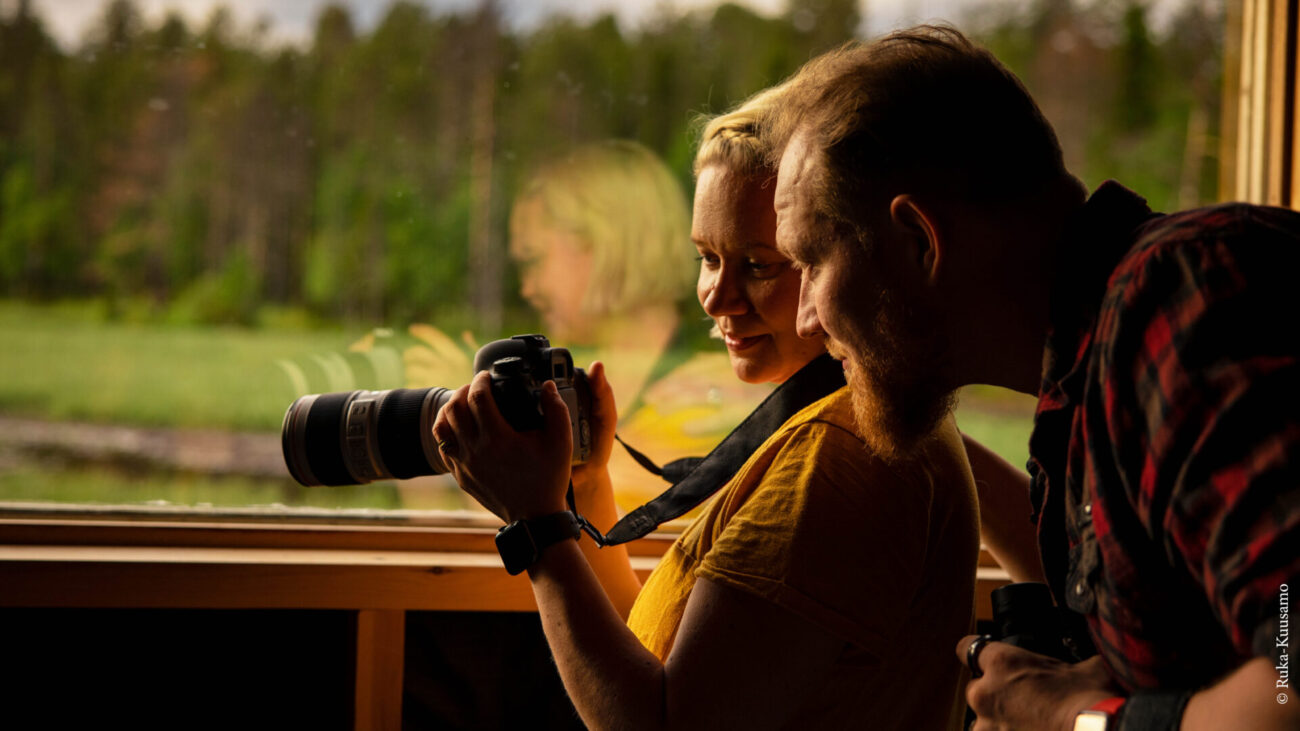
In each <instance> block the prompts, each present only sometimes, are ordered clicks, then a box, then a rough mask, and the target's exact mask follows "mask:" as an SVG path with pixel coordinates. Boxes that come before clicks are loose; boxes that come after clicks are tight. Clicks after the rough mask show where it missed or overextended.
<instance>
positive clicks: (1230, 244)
mask: <svg viewBox="0 0 1300 731" xmlns="http://www.w3.org/2000/svg"><path fill="white" fill-rule="evenodd" d="M1058 272H1059V274H1058V286H1057V288H1056V290H1054V291H1055V292H1056V294H1055V295H1054V302H1053V307H1052V313H1051V330H1050V332H1049V336H1048V344H1047V350H1046V353H1045V355H1044V361H1043V366H1044V370H1043V382H1042V386H1041V390H1040V392H1039V402H1038V412H1037V415H1036V416H1035V419H1034V432H1033V435H1032V437H1031V438H1030V447H1029V449H1030V454H1031V458H1030V461H1029V470H1030V474H1031V475H1032V476H1033V491H1032V498H1033V504H1034V506H1035V511H1036V513H1037V514H1036V516H1035V519H1036V520H1037V521H1038V533H1039V541H1040V544H1041V548H1042V553H1043V564H1044V568H1045V569H1046V571H1047V575H1048V576H1049V577H1050V581H1051V583H1052V589H1053V592H1054V593H1055V594H1056V596H1057V598H1058V601H1062V602H1063V603H1065V604H1066V605H1068V606H1069V607H1071V608H1072V609H1074V610H1076V611H1078V612H1081V613H1083V614H1084V615H1085V616H1086V617H1087V618H1088V624H1089V628H1090V629H1091V632H1092V637H1093V640H1094V642H1095V643H1096V645H1097V649H1098V651H1099V652H1100V653H1101V655H1102V656H1103V658H1104V659H1105V661H1106V664H1107V666H1108V667H1109V669H1110V671H1111V674H1112V676H1114V678H1115V679H1116V680H1117V681H1118V682H1119V683H1120V684H1122V685H1123V686H1124V687H1126V688H1127V689H1128V690H1130V691H1132V690H1135V689H1138V688H1157V687H1159V688H1197V687H1201V686H1204V685H1206V684H1209V683H1211V682H1212V681H1214V680H1215V679H1216V678H1217V677H1219V676H1221V675H1223V674H1224V673H1226V672H1227V671H1229V670H1231V669H1233V668H1235V667H1236V666H1238V665H1239V664H1241V663H1242V662H1244V661H1245V660H1247V659H1249V658H1251V657H1252V656H1256V655H1261V656H1267V657H1272V658H1274V660H1275V661H1277V658H1278V656H1279V654H1280V653H1281V652H1288V654H1289V650H1288V649H1287V648H1286V647H1277V641H1278V640H1280V639H1286V637H1285V636H1283V635H1282V630H1283V628H1284V627H1285V625H1281V626H1279V619H1280V617H1282V616H1283V615H1282V614H1281V610H1282V609H1283V608H1284V607H1283V606H1280V603H1281V602H1282V601H1283V600H1282V598H1281V597H1280V593H1281V592H1282V590H1281V588H1280V587H1281V586H1282V585H1284V584H1289V585H1290V586H1296V587H1300V362H1298V359H1297V356H1298V355H1300V279H1298V278H1300V214H1297V213H1295V212H1293V211H1287V210H1284V209H1279V208H1263V207H1257V206H1248V205H1242V204H1231V205H1221V206H1216V207H1213V208H1206V209H1201V210H1196V211H1189V212H1185V213H1179V214H1175V215H1170V216H1156V215H1153V214H1152V213H1151V211H1150V209H1148V208H1147V206H1146V202H1145V201H1143V200H1142V199H1141V198H1140V197H1138V196H1137V195H1135V194H1133V193H1132V192H1130V191H1128V190H1126V189H1124V188H1123V187H1121V186H1120V185H1118V184H1116V183H1113V182H1109V183H1106V184H1104V185H1102V186H1101V187H1100V188H1099V189H1098V190H1097V192H1096V193H1094V194H1093V196H1092V197H1091V198H1090V199H1089V200H1088V202H1087V204H1086V205H1085V207H1084V209H1083V212H1082V213H1081V215H1080V218H1079V220H1078V221H1076V226H1075V227H1074V228H1073V230H1072V233H1071V238H1070V242H1069V244H1068V245H1067V246H1066V247H1065V249H1064V252H1063V254H1062V261H1061V262H1060V263H1059V265H1058ZM1288 603H1289V601H1288ZM1297 644H1300V642H1298V643H1297Z"/></svg>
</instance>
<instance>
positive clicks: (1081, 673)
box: [957, 635, 1122, 731]
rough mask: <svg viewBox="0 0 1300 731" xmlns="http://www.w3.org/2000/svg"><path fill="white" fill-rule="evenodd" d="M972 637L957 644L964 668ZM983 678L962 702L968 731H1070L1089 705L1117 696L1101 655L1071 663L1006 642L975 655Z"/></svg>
mask: <svg viewBox="0 0 1300 731" xmlns="http://www.w3.org/2000/svg"><path fill="white" fill-rule="evenodd" d="M975 637H976V635H970V636H968V637H963V638H962V639H961V641H960V642H958V643H957V657H958V659H959V660H960V661H961V662H962V663H963V664H965V662H966V649H967V648H968V647H969V646H970V643H971V642H972V641H974V639H975ZM978 664H979V668H980V670H981V671H983V673H984V674H983V676H981V677H979V678H975V679H972V680H971V681H970V682H969V683H968V684H967V685H966V702H967V703H969V704H970V707H971V709H973V710H974V711H975V715H976V720H975V725H974V726H972V727H971V728H972V731H1020V730H1022V729H1023V730H1024V731H1058V730H1059V731H1071V729H1073V728H1074V717H1075V716H1076V715H1078V713H1079V711H1084V710H1087V709H1088V708H1089V707H1091V706H1092V705H1093V704H1094V703H1096V702H1097V701H1100V700H1105V699H1106V698H1110V697H1111V696H1115V695H1122V691H1120V690H1119V689H1118V688H1117V687H1115V686H1114V685H1113V684H1112V683H1111V680H1110V676H1109V675H1107V673H1106V669H1105V667H1104V666H1103V665H1102V662H1101V658H1100V657H1094V658H1090V659H1088V660H1085V661H1083V662H1081V663H1075V664H1073V665H1071V664H1069V663H1064V662H1061V661H1059V660H1056V659H1053V658H1050V657H1047V656H1045V655H1039V654H1037V653H1034V652H1030V651H1028V650H1022V649H1020V648H1019V647H1015V646H1012V645H1008V644H1007V643H1005V642H990V643H988V644H987V645H986V646H985V647H984V649H983V650H981V651H980V653H979V663H978Z"/></svg>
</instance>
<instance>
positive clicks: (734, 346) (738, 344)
mask: <svg viewBox="0 0 1300 731" xmlns="http://www.w3.org/2000/svg"><path fill="white" fill-rule="evenodd" d="M765 337H767V336H766V335H753V336H750V337H747V338H738V337H736V336H735V335H727V334H725V333H724V334H723V336H722V342H724V343H726V344H727V349H728V350H731V351H735V352H739V351H741V350H748V349H749V348H752V347H754V346H755V345H757V344H758V341H760V340H762V339H763V338H765Z"/></svg>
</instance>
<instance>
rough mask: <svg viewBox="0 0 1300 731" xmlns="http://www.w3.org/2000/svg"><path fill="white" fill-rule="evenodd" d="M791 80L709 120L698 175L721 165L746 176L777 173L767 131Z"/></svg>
mask: <svg viewBox="0 0 1300 731" xmlns="http://www.w3.org/2000/svg"><path fill="white" fill-rule="evenodd" d="M789 85H790V82H789V81H786V82H784V83H781V84H778V85H776V86H773V87H771V88H768V89H764V90H762V91H760V92H758V93H757V94H754V95H753V96H751V97H749V98H748V99H746V100H745V101H743V102H741V103H740V104H739V105H738V106H736V107H735V108H734V109H732V110H731V111H729V112H723V113H722V114H719V115H718V116H716V117H713V118H712V119H708V120H706V122H705V124H704V131H703V132H702V133H701V134H700V147H699V149H698V150H696V152H695V165H694V170H695V175H696V177H699V174H700V171H701V170H703V169H704V168H706V167H708V166H710V165H721V166H723V167H725V168H727V169H728V170H730V171H732V172H734V173H737V174H739V175H743V176H746V177H748V176H753V175H759V174H763V173H768V174H771V173H775V172H776V167H775V165H774V164H773V161H772V159H771V158H772V157H773V155H772V151H771V150H770V149H769V145H770V142H769V139H768V136H767V135H766V134H765V130H766V128H767V127H768V125H769V124H770V122H771V120H772V119H773V118H774V116H775V115H776V113H777V112H778V110H779V106H780V103H781V101H782V99H783V98H784V97H785V93H786V91H787V90H788V88H789Z"/></svg>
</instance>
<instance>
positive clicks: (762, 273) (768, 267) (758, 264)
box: [746, 259, 784, 279]
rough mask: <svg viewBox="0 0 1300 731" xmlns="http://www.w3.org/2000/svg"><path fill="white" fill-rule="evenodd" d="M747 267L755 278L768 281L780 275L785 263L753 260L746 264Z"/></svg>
mask: <svg viewBox="0 0 1300 731" xmlns="http://www.w3.org/2000/svg"><path fill="white" fill-rule="evenodd" d="M746 266H748V267H749V272H750V274H753V275H754V276H755V277H757V278H759V279H767V278H769V277H775V276H776V275H777V274H780V273H781V269H782V267H783V266H784V262H777V261H767V262H764V261H754V260H753V259H751V260H749V261H748V262H746Z"/></svg>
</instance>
